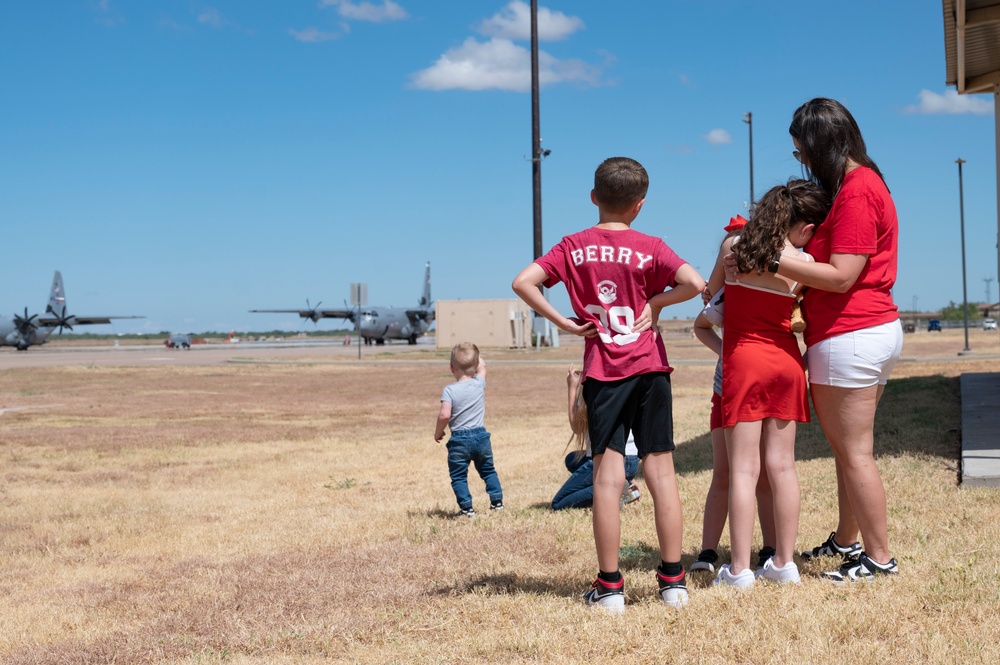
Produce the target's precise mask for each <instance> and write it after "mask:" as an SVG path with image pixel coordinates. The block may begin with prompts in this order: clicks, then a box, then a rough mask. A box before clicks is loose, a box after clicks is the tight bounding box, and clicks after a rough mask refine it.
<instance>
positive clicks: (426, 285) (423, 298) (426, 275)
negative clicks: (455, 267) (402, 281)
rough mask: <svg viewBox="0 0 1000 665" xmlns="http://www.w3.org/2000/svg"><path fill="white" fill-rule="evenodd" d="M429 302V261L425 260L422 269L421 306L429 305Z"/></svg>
mask: <svg viewBox="0 0 1000 665" xmlns="http://www.w3.org/2000/svg"><path fill="white" fill-rule="evenodd" d="M430 304H431V262H430V261H428V262H427V267H426V268H425V270H424V294H423V296H421V297H420V306H421V307H430Z"/></svg>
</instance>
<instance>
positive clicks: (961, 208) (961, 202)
mask: <svg viewBox="0 0 1000 665" xmlns="http://www.w3.org/2000/svg"><path fill="white" fill-rule="evenodd" d="M955 163H956V164H958V219H959V227H960V228H961V231H962V315H963V316H964V317H965V348H964V349H963V350H962V351H961V352H960V353H959V354H958V355H962V354H965V353H969V351H970V349H969V296H968V292H967V291H966V288H965V197H964V194H963V191H962V164H965V160H964V159H962V158H961V157H959V158H958V159H956V160H955Z"/></svg>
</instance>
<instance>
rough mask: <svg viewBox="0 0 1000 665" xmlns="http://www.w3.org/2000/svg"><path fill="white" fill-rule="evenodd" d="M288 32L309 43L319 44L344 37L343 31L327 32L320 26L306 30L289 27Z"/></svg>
mask: <svg viewBox="0 0 1000 665" xmlns="http://www.w3.org/2000/svg"><path fill="white" fill-rule="evenodd" d="M288 34H290V35H291V36H292V37H294V38H295V39H297V40H299V41H300V42H306V43H308V44H319V43H321V42H329V41H332V40H334V39H340V38H341V37H343V33H340V32H326V31H324V30H320V29H319V28H306V29H304V30H291V29H289V31H288Z"/></svg>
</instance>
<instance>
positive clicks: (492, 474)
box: [448, 427, 503, 510]
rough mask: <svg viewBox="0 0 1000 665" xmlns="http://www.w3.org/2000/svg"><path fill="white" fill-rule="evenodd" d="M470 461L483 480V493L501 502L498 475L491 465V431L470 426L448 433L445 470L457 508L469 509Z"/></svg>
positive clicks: (470, 499) (470, 502)
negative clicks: (446, 470) (449, 436)
mask: <svg viewBox="0 0 1000 665" xmlns="http://www.w3.org/2000/svg"><path fill="white" fill-rule="evenodd" d="M469 462H472V463H474V464H475V465H476V471H477V472H478V473H479V477H480V478H482V479H483V480H484V481H486V493H487V494H489V495H490V502H495V501H503V489H502V488H501V487H500V477H499V476H497V472H496V469H494V468H493V447H492V446H491V445H490V433H489V432H487V431H486V428H485V427H471V428H469V429H460V430H458V431H457V432H452V433H451V438H450V439H448V473H449V474H450V475H451V489H453V490H454V491H455V498H456V499H457V500H458V507H459V508H460V509H462V510H468V509H469V508H472V495H471V494H469Z"/></svg>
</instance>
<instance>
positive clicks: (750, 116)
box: [743, 111, 753, 216]
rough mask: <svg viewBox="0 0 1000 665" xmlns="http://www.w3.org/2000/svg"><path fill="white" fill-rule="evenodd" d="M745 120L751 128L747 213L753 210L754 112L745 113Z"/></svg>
mask: <svg viewBox="0 0 1000 665" xmlns="http://www.w3.org/2000/svg"><path fill="white" fill-rule="evenodd" d="M743 122H745V123H746V124H747V126H748V128H749V130H750V205H749V206H747V213H749V212H750V211H751V210H753V113H750V112H749V111H747V112H746V113H744V114H743ZM748 216H749V215H748Z"/></svg>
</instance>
